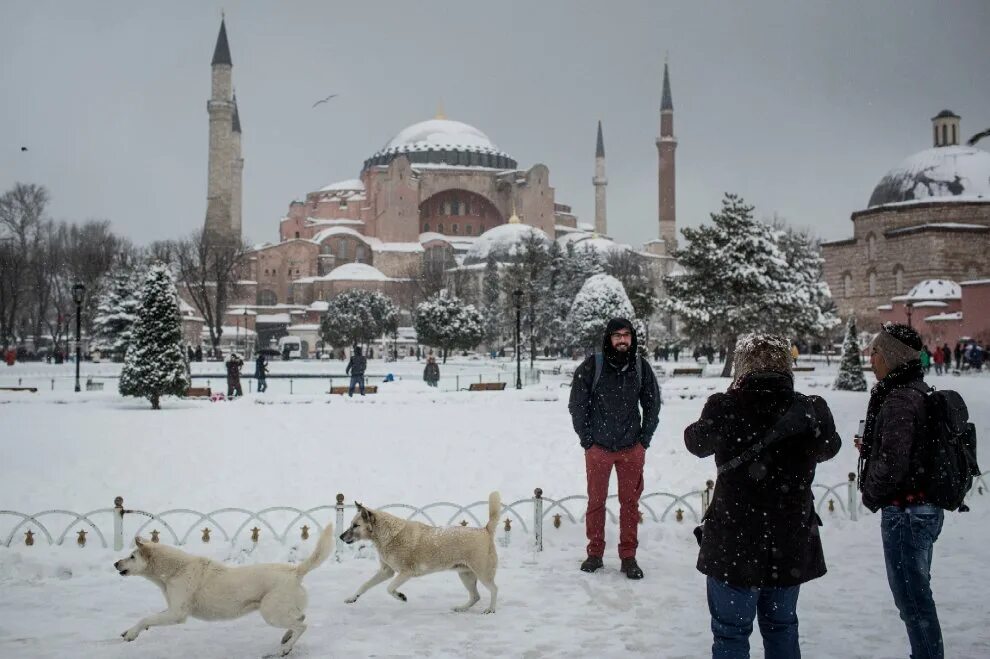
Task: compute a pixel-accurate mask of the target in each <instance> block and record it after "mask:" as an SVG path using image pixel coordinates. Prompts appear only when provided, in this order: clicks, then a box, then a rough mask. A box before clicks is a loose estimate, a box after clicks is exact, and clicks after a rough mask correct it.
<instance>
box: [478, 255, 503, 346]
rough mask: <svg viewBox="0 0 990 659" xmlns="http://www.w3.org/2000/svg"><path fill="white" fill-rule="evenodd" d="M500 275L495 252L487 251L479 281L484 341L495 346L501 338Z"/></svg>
mask: <svg viewBox="0 0 990 659" xmlns="http://www.w3.org/2000/svg"><path fill="white" fill-rule="evenodd" d="M500 280H501V276H500V275H499V271H498V261H497V260H496V259H495V254H493V253H492V252H489V253H488V258H487V259H486V260H485V274H484V277H483V280H482V283H481V304H482V310H483V311H482V313H484V316H485V343H487V344H488V347H489V348H495V347H496V346H497V345H498V343H499V341H500V340H501V334H502V332H501V324H502V317H503V316H504V313H503V310H502V308H501V305H500V303H499V301H500V290H501V284H500Z"/></svg>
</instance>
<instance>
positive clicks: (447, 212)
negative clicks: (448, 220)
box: [441, 201, 453, 215]
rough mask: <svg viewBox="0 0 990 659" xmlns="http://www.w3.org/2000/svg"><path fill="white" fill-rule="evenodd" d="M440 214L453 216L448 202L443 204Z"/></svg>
mask: <svg viewBox="0 0 990 659" xmlns="http://www.w3.org/2000/svg"><path fill="white" fill-rule="evenodd" d="M441 214H442V215H453V213H451V212H450V202H449V201H447V202H444V205H443V212H442V213H441Z"/></svg>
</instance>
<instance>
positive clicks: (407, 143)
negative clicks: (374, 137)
mask: <svg viewBox="0 0 990 659" xmlns="http://www.w3.org/2000/svg"><path fill="white" fill-rule="evenodd" d="M400 155H404V156H406V158H408V159H409V162H410V163H412V164H413V165H416V166H423V165H447V166H464V167H487V168H491V169H515V168H516V167H517V163H516V161H515V159H514V158H512V157H511V156H510V155H509V154H507V153H505V152H504V151H502V150H501V149H499V148H498V147H497V146H495V144H494V143H492V141H491V139H490V138H489V137H488V136H487V135H485V134H484V133H483V132H481V131H480V130H479V129H477V128H475V127H474V126H471V125H470V124H466V123H464V122H461V121H453V120H451V119H446V118H442V117H438V118H434V119H428V120H426V121H420V122H419V123H415V124H413V125H411V126H408V127H406V128H403V129H402V130H400V131H399V132H398V133H397V134H396V135H395V137H393V138H392V139H390V140H389V141H388V143H386V144H385V146H384V147H382V148H381V149H380V150H378V151H377V152H376V153H375V154H374V155H372V156H371V157H370V158H368V159H367V160H365V161H364V169H367V168H369V167H372V166H375V165H387V164H389V163H390V162H392V160H394V159H395V158H397V157H398V156H400Z"/></svg>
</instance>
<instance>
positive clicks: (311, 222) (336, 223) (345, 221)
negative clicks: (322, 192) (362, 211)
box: [306, 217, 364, 227]
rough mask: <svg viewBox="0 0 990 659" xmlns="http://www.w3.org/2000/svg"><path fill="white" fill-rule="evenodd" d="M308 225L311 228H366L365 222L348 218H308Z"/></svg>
mask: <svg viewBox="0 0 990 659" xmlns="http://www.w3.org/2000/svg"><path fill="white" fill-rule="evenodd" d="M306 225H307V226H311V227H360V226H364V220H353V219H350V218H346V217H338V218H334V219H332V220H323V219H320V218H317V217H307V218H306Z"/></svg>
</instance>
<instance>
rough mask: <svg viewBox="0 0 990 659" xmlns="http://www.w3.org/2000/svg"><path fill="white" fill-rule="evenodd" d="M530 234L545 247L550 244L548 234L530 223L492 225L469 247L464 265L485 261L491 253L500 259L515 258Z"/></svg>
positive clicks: (508, 259) (510, 259)
mask: <svg viewBox="0 0 990 659" xmlns="http://www.w3.org/2000/svg"><path fill="white" fill-rule="evenodd" d="M530 236H535V237H536V238H537V239H538V240H539V241H540V242H541V243H542V244H543V246H544V247H547V246H549V244H550V239H549V238H548V237H547V234H545V233H543V231H541V230H540V229H537V228H536V227H533V226H530V225H528V224H522V223H514V222H510V223H509V224H500V225H498V226H496V227H492V228H491V229H489V230H488V231H486V232H484V233H483V234H481V235H480V236H478V238H477V239H476V240H475V241H474V244H473V245H471V247H470V248H469V249H468V252H467V254H466V255H465V256H464V265H472V264H474V263H483V262H484V261H486V260H488V255H489V254H490V253H491V254H494V255H495V258H496V259H498V260H499V261H512V260H515V259H516V258H518V256H519V246H520V245H521V244H522V243H523V241H524V240H527V239H528V238H529V237H530Z"/></svg>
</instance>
